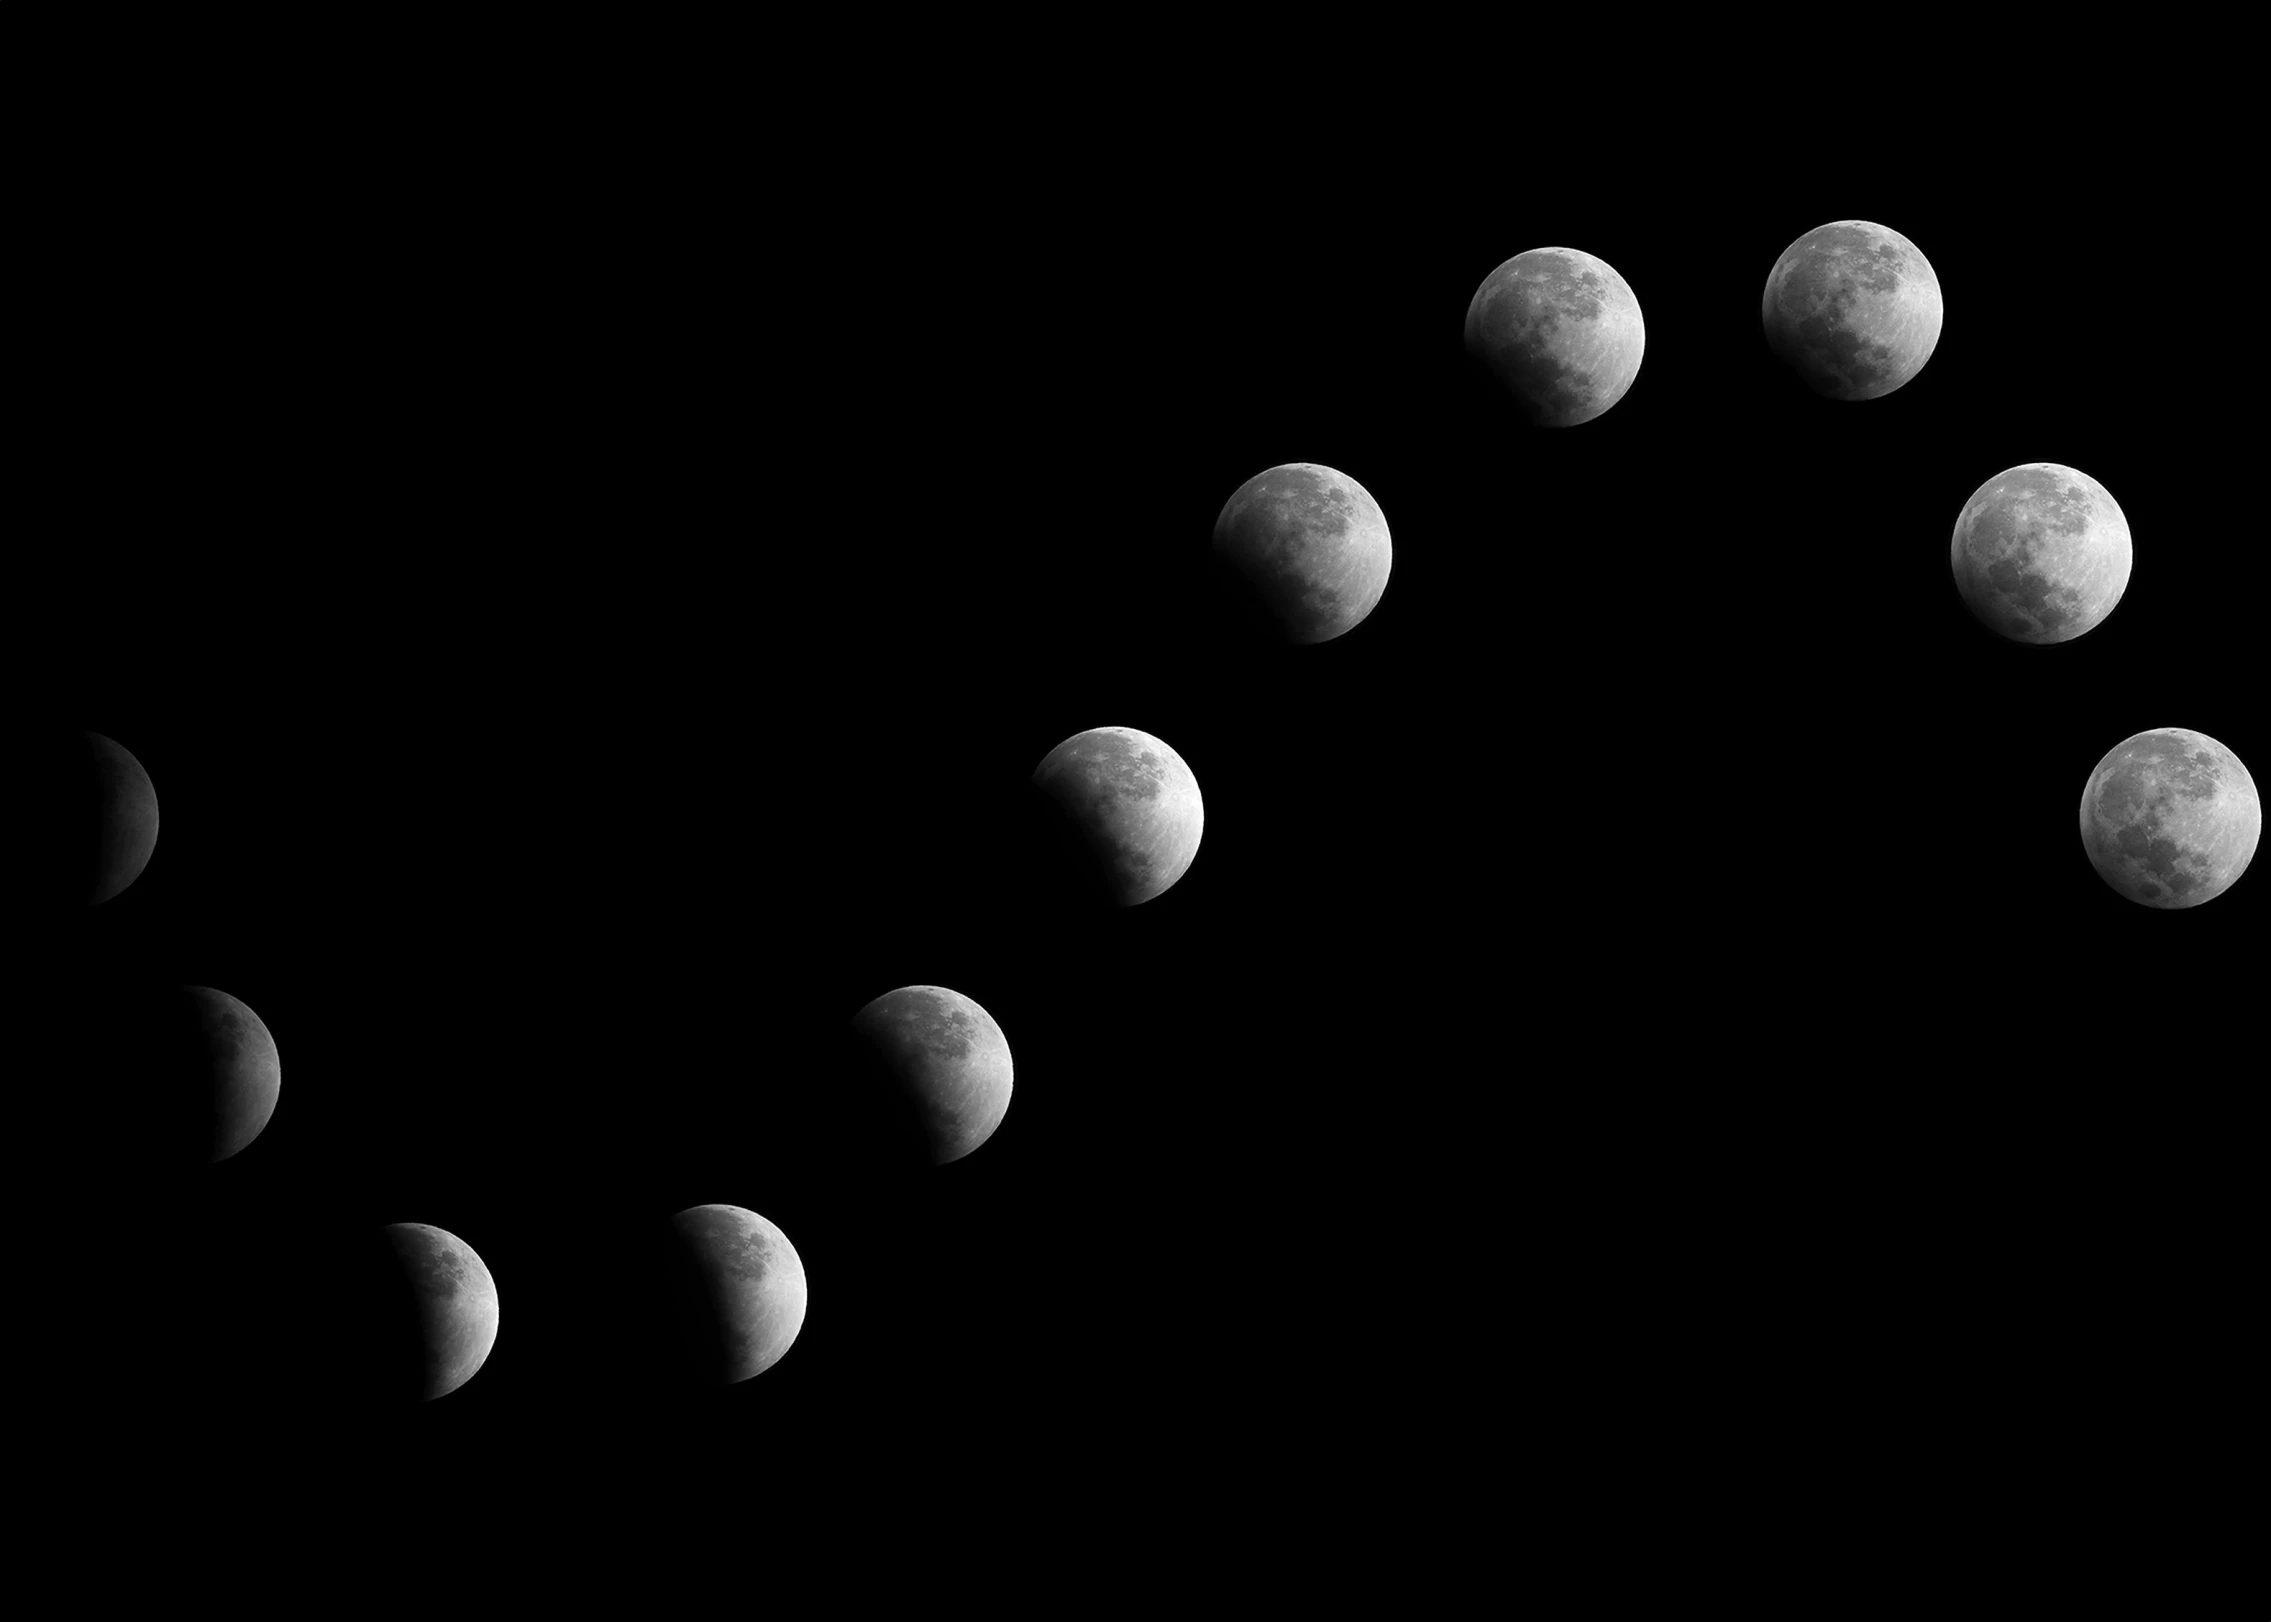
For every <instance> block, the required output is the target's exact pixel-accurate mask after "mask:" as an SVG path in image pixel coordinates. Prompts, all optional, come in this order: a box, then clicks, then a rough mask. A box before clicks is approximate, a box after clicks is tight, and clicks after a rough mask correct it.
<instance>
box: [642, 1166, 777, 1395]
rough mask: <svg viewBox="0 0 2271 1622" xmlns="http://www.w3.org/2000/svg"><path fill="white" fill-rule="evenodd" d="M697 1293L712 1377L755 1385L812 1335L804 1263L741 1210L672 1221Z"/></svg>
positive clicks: (703, 1211) (698, 1322) (702, 1209)
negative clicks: (800, 1338) (804, 1333)
mask: <svg viewBox="0 0 2271 1622" xmlns="http://www.w3.org/2000/svg"><path fill="white" fill-rule="evenodd" d="M672 1225H673V1226H674V1227H675V1228H676V1229H677V1232H678V1236H679V1240H680V1243H681V1246H682V1250H683V1259H684V1260H685V1262H686V1263H687V1264H688V1279H689V1281H690V1282H691V1283H692V1284H693V1285H694V1289H693V1291H692V1296H693V1301H692V1305H693V1308H694V1310H693V1312H692V1314H691V1316H692V1320H693V1323H692V1327H693V1328H694V1330H695V1332H696V1334H697V1336H698V1337H699V1338H700V1339H702V1340H703V1341H704V1342H705V1344H704V1346H703V1347H702V1350H703V1353H704V1354H705V1355H704V1357H703V1358H702V1367H703V1369H704V1371H705V1373H706V1374H707V1375H708V1376H710V1377H713V1378H715V1379H717V1380H719V1381H722V1382H723V1383H726V1384H733V1383H736V1382H738V1381H742V1380H749V1379H754V1378H755V1377H756V1376H758V1375H760V1374H762V1373H764V1372H765V1371H766V1370H767V1369H769V1368H771V1367H772V1366H773V1365H774V1364H775V1363H778V1362H779V1361H780V1360H781V1359H782V1358H783V1357H784V1356H786V1355H787V1354H788V1349H789V1347H790V1346H791V1345H793V1344H794V1343H795V1341H796V1337H797V1331H798V1330H800V1329H802V1328H803V1327H804V1309H805V1302H806V1290H805V1282H804V1262H803V1260H802V1259H801V1258H800V1257H799V1256H798V1255H797V1253H796V1246H794V1245H792V1244H790V1243H789V1236H788V1235H787V1234H785V1233H783V1232H781V1230H780V1229H779V1228H777V1227H775V1226H774V1225H773V1224H772V1223H770V1222H768V1221H766V1220H765V1219H764V1218H763V1217H761V1216H759V1215H758V1214H757V1213H756V1212H755V1211H750V1210H745V1209H743V1208H742V1207H741V1206H738V1205H697V1206H694V1207H693V1208H692V1209H690V1210H685V1211H681V1212H679V1213H678V1215H677V1216H676V1217H674V1218H673V1219H672Z"/></svg>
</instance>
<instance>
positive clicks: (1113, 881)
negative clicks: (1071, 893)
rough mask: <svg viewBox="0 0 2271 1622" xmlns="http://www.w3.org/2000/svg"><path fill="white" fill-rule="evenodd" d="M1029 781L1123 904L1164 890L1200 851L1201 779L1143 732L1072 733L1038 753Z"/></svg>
mask: <svg viewBox="0 0 2271 1622" xmlns="http://www.w3.org/2000/svg"><path fill="white" fill-rule="evenodd" d="M1033 784H1034V787H1035V788H1037V789H1038V790H1039V791H1040V792H1041V794H1042V796H1043V798H1044V799H1045V800H1046V801H1047V802H1048V803H1049V805H1050V806H1051V807H1052V808H1053V809H1054V810H1055V811H1056V813H1057V814H1058V815H1059V816H1060V817H1061V818H1062V821H1063V826H1064V827H1065V828H1066V829H1067V830H1069V832H1070V833H1071V834H1072V836H1073V840H1074V843H1075V844H1076V846H1077V847H1078V851H1077V854H1076V858H1075V859H1076V860H1077V861H1079V862H1081V863H1082V864H1083V865H1084V867H1085V869H1086V872H1087V874H1088V876H1089V877H1092V878H1093V879H1094V880H1095V881H1096V882H1097V884H1098V885H1099V886H1100V887H1101V889H1102V890H1103V892H1104V894H1105V895H1107V896H1108V897H1109V898H1110V899H1111V900H1113V901H1115V902H1117V903H1118V904H1119V905H1121V906H1123V907H1133V906H1136V905H1138V904H1139V903H1141V902H1145V901H1149V900H1151V899H1152V898H1153V897H1154V896H1158V895H1162V894H1164V893H1165V892H1166V891H1167V889H1168V887H1169V886H1170V885H1172V884H1174V882H1175V881H1176V880H1177V879H1179V878H1181V877H1182V876H1183V874H1184V873H1185V872H1186V871H1187V870H1188V869H1189V867H1190V865H1191V859H1192V858H1193V857H1195V856H1197V855H1198V853H1199V835H1200V833H1201V832H1202V831H1203V830H1204V828H1205V826H1206V808H1205V806H1204V805H1203V804H1202V803H1201V802H1200V799H1199V780H1198V779H1197V778H1196V777H1194V776H1192V775H1191V768H1190V767H1188V766H1186V765H1184V764H1183V757H1182V756H1181V755H1178V754H1177V753H1175V751H1174V750H1172V749H1170V748H1168V747H1167V746H1166V745H1165V744H1163V743H1161V742H1160V741H1159V740H1158V739H1157V738H1154V737H1153V736H1151V734H1149V733H1148V732H1138V731H1136V729H1135V728H1133V727H1094V728H1091V729H1090V730H1088V731H1086V732H1079V733H1075V734H1074V735H1073V736H1071V737H1069V738H1067V739H1065V741H1064V742H1063V743H1060V744H1058V745H1057V746H1056V748H1054V749H1052V750H1050V751H1049V752H1048V754H1047V755H1046V756H1045V757H1043V759H1042V761H1041V764H1040V765H1039V766H1037V767H1035V768H1034V771H1033Z"/></svg>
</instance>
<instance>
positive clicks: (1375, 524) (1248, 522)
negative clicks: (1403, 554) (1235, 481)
mask: <svg viewBox="0 0 2271 1622" xmlns="http://www.w3.org/2000/svg"><path fill="white" fill-rule="evenodd" d="M1214 546H1215V551H1216V552H1217V553H1218V554H1220V556H1221V557H1222V558H1223V559H1224V560H1225V561H1227V562H1228V563H1230V564H1231V566H1232V567H1234V568H1235V569H1236V570H1237V571H1238V573H1239V574H1240V575H1241V576H1243V577H1244V579H1245V581H1246V584H1247V586H1248V587H1249V588H1250V589H1251V591H1252V593H1253V595H1254V597H1255V598H1256V599H1257V600H1258V601H1259V603H1260V604H1261V606H1262V608H1263V609H1264V610H1265V611H1266V612H1267V613H1268V614H1269V616H1270V618H1271V619H1272V620H1273V621H1274V622H1275V623H1276V625H1277V626H1278V628H1279V630H1280V631H1281V632H1282V633H1283V634H1284V636H1285V638H1286V640H1287V641H1290V642H1329V641H1331V640H1332V639H1333V638H1334V637H1336V636H1340V635H1343V634H1344V633H1346V632H1348V631H1352V630H1354V629H1355V628H1356V627H1357V625H1358V624H1360V623H1361V622H1362V621H1363V619H1364V617H1365V616H1366V615H1367V614H1369V613H1371V612H1372V610H1373V608H1374V607H1375V606H1376V605H1377V604H1378V603H1379V601H1380V594H1381V593H1382V592H1384V591H1386V590H1387V589H1388V566H1389V563H1390V558H1391V549H1390V547H1389V544H1388V520H1387V519H1386V517H1384V516H1383V515H1382V514H1381V511H1380V504H1379V503H1378V502H1376V501H1374V500H1373V499H1372V496H1371V493H1370V492H1369V491H1367V490H1366V489H1365V488H1364V486H1362V485H1361V484H1358V483H1357V482H1356V481H1355V480H1354V479H1352V478H1350V477H1349V476H1348V475H1347V474H1345V473H1336V472H1334V471H1333V470H1332V469H1331V468H1329V467H1320V466H1318V465H1317V464H1316V463H1315V462H1288V463H1286V464H1284V465H1283V466H1281V467H1273V468H1271V469H1269V471H1267V472H1265V473H1257V474H1255V475H1254V476H1253V477H1252V478H1250V479H1248V480H1247V481H1246V482H1245V483H1244V484H1242V485H1240V486H1239V487H1238V490H1237V493H1236V494H1234V495H1233V496H1231V498H1230V500H1229V501H1228V502H1227V503H1226V504H1225V505H1224V506H1223V509H1222V514H1221V516H1220V517H1218V518H1217V519H1215V521H1214Z"/></svg>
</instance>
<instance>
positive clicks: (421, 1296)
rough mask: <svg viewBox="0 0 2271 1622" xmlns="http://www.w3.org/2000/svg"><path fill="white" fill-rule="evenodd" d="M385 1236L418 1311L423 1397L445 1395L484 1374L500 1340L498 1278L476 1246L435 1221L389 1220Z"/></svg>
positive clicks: (430, 1399)
mask: <svg viewBox="0 0 2271 1622" xmlns="http://www.w3.org/2000/svg"><path fill="white" fill-rule="evenodd" d="M385 1239H386V1241H387V1243H388V1244H389V1245H390V1246H391V1247H392V1249H393V1253H394V1256H395V1259H396V1261H397V1262H398V1263H399V1264H400V1265H401V1268H402V1273H403V1276H404V1278H405V1279H406V1280H407V1282H408V1284H409V1287H410V1295H411V1302H412V1305H413V1307H414V1308H415V1310H416V1313H417V1322H418V1329H419V1344H420V1349H421V1350H422V1352H423V1364H424V1367H423V1372H422V1377H421V1379H420V1381H419V1395H421V1396H422V1397H424V1398H425V1399H426V1400H427V1401H429V1402H430V1401H432V1400H433V1399H434V1398H436V1397H446V1396H448V1395H449V1394H450V1393H451V1392H452V1391H455V1390H456V1389H457V1388H458V1387H459V1386H461V1385H463V1384H465V1382H466V1381H468V1380H470V1379H472V1378H473V1376H474V1375H476V1374H478V1373H480V1372H481V1365H482V1364H484V1363H486V1362H487V1361H488V1360H489V1352H490V1349H491V1348H492V1347H494V1346H495V1345H496V1344H497V1281H496V1280H495V1279H494V1278H492V1277H490V1275H489V1269H488V1267H487V1266H486V1265H485V1264H484V1263H483V1262H482V1260H481V1258H480V1257H479V1256H477V1255H475V1254H474V1250H473V1247H472V1246H471V1245H469V1244H467V1243H466V1242H465V1241H464V1240H462V1239H460V1238H458V1236H457V1235H456V1234H454V1233H449V1232H445V1231H444V1230H443V1229H440V1228H437V1227H434V1226H433V1225H432V1224H430V1223H425V1222H395V1223H390V1224H389V1225H388V1226H387V1228H386V1230H385Z"/></svg>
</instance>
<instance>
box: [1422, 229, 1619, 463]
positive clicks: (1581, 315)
mask: <svg viewBox="0 0 2271 1622" xmlns="http://www.w3.org/2000/svg"><path fill="white" fill-rule="evenodd" d="M1466 342H1467V353H1468V354H1469V355H1471V356H1473V357H1474V358H1475V359H1476V360H1477V361H1479V362H1480V363H1481V364H1482V365H1483V367H1484V368H1485V369H1486V370H1488V371H1489V373H1490V375H1491V376H1492V377H1494V378H1496V379H1497V380H1498V382H1499V384H1500V385H1501V386H1503V387H1504V388H1505V390H1506V392H1507V394H1508V395H1509V396H1511V397H1512V399H1513V401H1514V406H1515V409H1516V411H1517V412H1519V413H1520V415H1521V416H1522V418H1523V420H1525V421H1527V422H1531V423H1535V424H1537V425H1538V426H1540V427H1546V428H1567V427H1570V426H1572V425H1573V424H1576V423H1580V422H1590V421H1592V420H1593V419H1594V418H1595V417H1597V416H1599V415H1600V414H1601V413H1602V412H1604V411H1606V410H1608V409H1609V407H1611V406H1613V405H1615V404H1616V403H1617V402H1618V401H1619V400H1621V399H1623V398H1624V394H1625V390H1627V389H1629V388H1631V387H1632V380H1633V379H1634V378H1636V377H1638V376H1639V375H1640V353H1641V351H1642V350H1643V349H1645V348H1646V347H1647V342H1648V333H1647V328H1646V325H1645V324H1644V323H1643V322H1642V321H1641V319H1640V300H1638V299H1637V298H1635V297H1633V293H1632V288H1631V287H1630V286H1629V285H1628V284H1627V283H1626V281H1625V279H1624V278H1623V277H1622V276H1619V275H1618V274H1617V273H1616V272H1615V271H1614V270H1613V269H1611V268H1610V267H1609V265H1608V264H1607V263H1606V262H1605V261H1603V260H1599V259H1596V258H1594V257H1593V256H1592V255H1591V254H1589V253H1580V252H1579V251H1578V250H1577V249H1575V248H1532V249H1530V250H1529V252H1527V253H1518V254H1516V255H1515V256H1514V257H1513V258H1511V259H1509V260H1507V261H1506V262H1505V263H1504V264H1502V265H1500V266H1499V267H1498V268H1497V269H1496V270H1494V271H1492V272H1491V273H1490V274H1489V275H1488V276H1485V277H1484V278H1483V281H1482V286H1480V287H1478V288H1476V289H1475V296H1474V297H1473V298H1472V299H1470V300H1469V301H1468V303H1467V326H1466Z"/></svg>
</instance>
